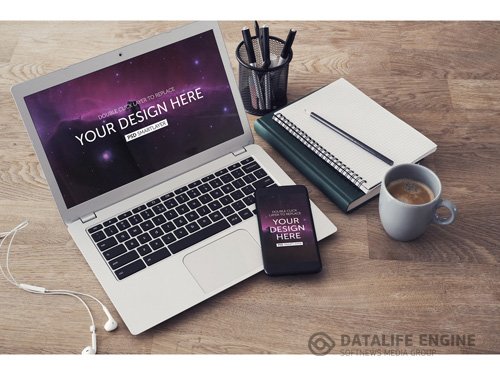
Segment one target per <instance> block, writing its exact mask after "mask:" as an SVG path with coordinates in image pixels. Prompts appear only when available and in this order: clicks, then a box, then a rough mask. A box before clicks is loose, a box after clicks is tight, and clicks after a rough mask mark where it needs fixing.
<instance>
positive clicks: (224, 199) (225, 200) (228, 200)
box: [219, 195, 234, 206]
mask: <svg viewBox="0 0 500 375" xmlns="http://www.w3.org/2000/svg"><path fill="white" fill-rule="evenodd" d="M219 202H221V203H222V204H223V205H224V206H227V205H228V204H230V203H233V202H234V200H233V198H231V197H230V196H229V195H225V196H223V197H222V198H221V199H219Z"/></svg>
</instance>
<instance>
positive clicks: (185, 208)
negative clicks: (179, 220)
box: [175, 204, 189, 215]
mask: <svg viewBox="0 0 500 375" xmlns="http://www.w3.org/2000/svg"><path fill="white" fill-rule="evenodd" d="M175 210H176V211H177V213H178V214H179V215H184V214H185V213H186V212H188V211H189V207H188V206H187V205H186V204H181V205H180V206H179V207H177V208H176V209H175Z"/></svg>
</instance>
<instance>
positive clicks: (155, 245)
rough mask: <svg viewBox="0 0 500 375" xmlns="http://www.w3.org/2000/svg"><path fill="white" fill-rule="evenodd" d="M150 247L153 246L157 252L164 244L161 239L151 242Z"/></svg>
mask: <svg viewBox="0 0 500 375" xmlns="http://www.w3.org/2000/svg"><path fill="white" fill-rule="evenodd" d="M149 246H151V249H153V250H157V249H159V248H160V247H162V246H163V242H161V239H160V238H157V239H156V240H153V241H151V242H150V243H149Z"/></svg>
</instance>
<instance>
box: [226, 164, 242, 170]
mask: <svg viewBox="0 0 500 375" xmlns="http://www.w3.org/2000/svg"><path fill="white" fill-rule="evenodd" d="M240 165H241V164H240V163H236V164H233V165H230V166H229V167H227V169H229V170H230V171H232V170H234V169H236V168H238V167H239V166H240Z"/></svg>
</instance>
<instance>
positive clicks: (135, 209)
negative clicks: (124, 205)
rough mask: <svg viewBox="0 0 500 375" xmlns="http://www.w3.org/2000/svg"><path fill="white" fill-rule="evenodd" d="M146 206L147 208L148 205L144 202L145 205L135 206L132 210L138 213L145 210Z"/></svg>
mask: <svg viewBox="0 0 500 375" xmlns="http://www.w3.org/2000/svg"><path fill="white" fill-rule="evenodd" d="M146 208H147V207H146V205H145V204H143V205H140V206H139V207H136V208H134V209H133V210H132V212H133V213H134V214H136V213H138V212H141V211H143V210H145V209H146Z"/></svg>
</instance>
